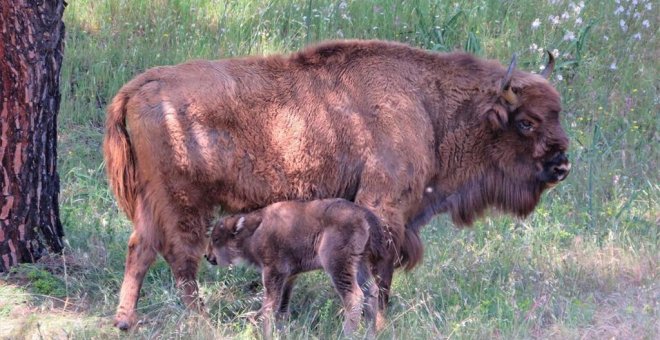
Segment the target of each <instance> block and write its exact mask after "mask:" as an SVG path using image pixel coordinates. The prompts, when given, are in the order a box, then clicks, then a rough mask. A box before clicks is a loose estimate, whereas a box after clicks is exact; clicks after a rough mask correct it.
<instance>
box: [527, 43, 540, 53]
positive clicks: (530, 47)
mask: <svg viewBox="0 0 660 340" xmlns="http://www.w3.org/2000/svg"><path fill="white" fill-rule="evenodd" d="M537 48H539V46H538V45H536V44H531V45H529V49H530V50H532V51H536V49H537Z"/></svg>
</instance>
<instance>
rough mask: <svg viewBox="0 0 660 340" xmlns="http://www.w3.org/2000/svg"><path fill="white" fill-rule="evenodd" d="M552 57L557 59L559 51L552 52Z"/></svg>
mask: <svg viewBox="0 0 660 340" xmlns="http://www.w3.org/2000/svg"><path fill="white" fill-rule="evenodd" d="M552 55H553V56H555V57H558V56H559V50H558V49H556V48H555V49H554V50H552Z"/></svg>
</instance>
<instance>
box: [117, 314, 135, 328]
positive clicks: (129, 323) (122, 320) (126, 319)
mask: <svg viewBox="0 0 660 340" xmlns="http://www.w3.org/2000/svg"><path fill="white" fill-rule="evenodd" d="M136 319H137V318H136V317H135V316H127V315H117V316H116V317H115V327H117V328H119V329H121V330H122V331H127V330H129V329H130V328H131V327H133V326H134V325H135V323H136V321H137V320H136Z"/></svg>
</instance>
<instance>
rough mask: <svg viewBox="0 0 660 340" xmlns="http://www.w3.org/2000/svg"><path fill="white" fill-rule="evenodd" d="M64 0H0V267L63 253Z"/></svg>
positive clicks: (1, 268)
mask: <svg viewBox="0 0 660 340" xmlns="http://www.w3.org/2000/svg"><path fill="white" fill-rule="evenodd" d="M65 6H66V3H65V2H64V1H63V0H0V34H2V38H1V39H2V40H1V41H0V98H2V102H0V133H1V138H2V139H1V140H0V161H2V166H1V167H0V272H2V271H7V270H8V269H9V267H11V266H13V265H16V264H18V263H23V262H35V261H36V260H38V259H39V258H40V257H41V256H43V255H44V254H46V253H47V252H48V251H51V252H56V253H59V252H61V251H62V248H63V244H62V237H63V236H64V232H63V230H62V224H61V222H60V217H59V210H58V195H59V189H60V186H59V177H58V175H57V157H56V156H57V153H56V146H57V135H56V128H57V124H56V123H57V113H58V111H59V106H60V90H59V84H60V66H61V64H62V53H63V47H64V46H63V44H64V40H63V38H64V23H63V22H62V13H63V12H64V7H65Z"/></svg>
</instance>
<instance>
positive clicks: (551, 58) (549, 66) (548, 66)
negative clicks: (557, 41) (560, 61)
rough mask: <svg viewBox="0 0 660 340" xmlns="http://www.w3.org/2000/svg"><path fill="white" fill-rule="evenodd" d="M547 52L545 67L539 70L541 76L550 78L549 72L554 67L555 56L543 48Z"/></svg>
mask: <svg viewBox="0 0 660 340" xmlns="http://www.w3.org/2000/svg"><path fill="white" fill-rule="evenodd" d="M545 51H546V52H547V53H548V63H547V64H546V65H545V68H544V69H543V71H541V76H543V78H545V79H548V78H550V74H551V73H552V70H554V69H555V56H553V55H552V53H550V51H548V50H545Z"/></svg>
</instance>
